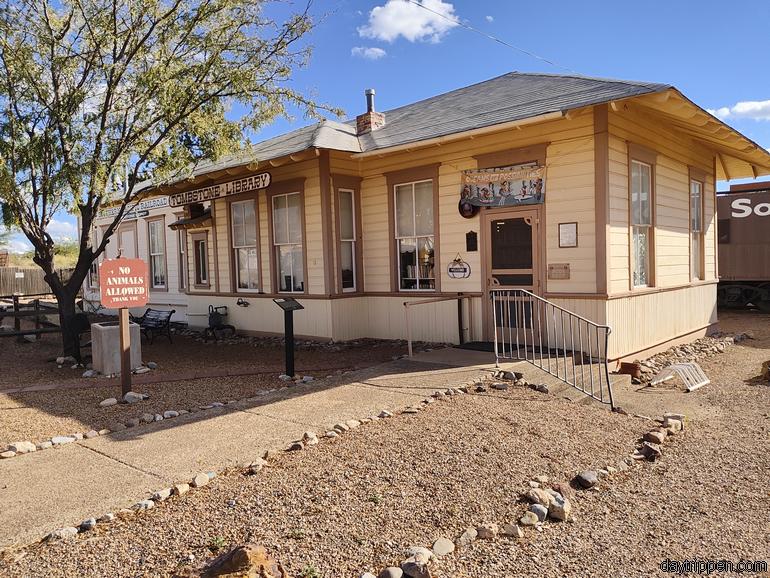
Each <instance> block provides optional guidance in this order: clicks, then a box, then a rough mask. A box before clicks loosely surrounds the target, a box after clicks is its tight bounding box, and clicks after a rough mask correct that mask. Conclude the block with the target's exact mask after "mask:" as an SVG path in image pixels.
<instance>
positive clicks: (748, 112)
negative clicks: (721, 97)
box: [707, 100, 770, 120]
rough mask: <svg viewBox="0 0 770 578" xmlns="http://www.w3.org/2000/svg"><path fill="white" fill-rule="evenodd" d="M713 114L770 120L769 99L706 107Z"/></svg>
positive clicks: (720, 116) (721, 116)
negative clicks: (714, 107)
mask: <svg viewBox="0 0 770 578" xmlns="http://www.w3.org/2000/svg"><path fill="white" fill-rule="evenodd" d="M707 110H708V111H709V112H710V113H711V114H713V115H714V116H716V117H718V118H721V119H727V118H731V119H732V118H735V119H738V118H746V119H750V120H770V100H746V101H742V102H738V103H736V104H735V105H734V106H723V107H720V108H716V109H713V108H709V109H707Z"/></svg>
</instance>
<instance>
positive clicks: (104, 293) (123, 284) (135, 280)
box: [99, 259, 149, 309]
mask: <svg viewBox="0 0 770 578" xmlns="http://www.w3.org/2000/svg"><path fill="white" fill-rule="evenodd" d="M147 277H148V276H147V263H145V262H144V261H142V260H141V259H106V260H104V261H102V264H101V265H99V292H100V297H101V302H102V305H103V306H104V307H106V308H107V309H122V308H124V307H141V306H142V305H146V304H147V297H148V288H149V283H148V279H147Z"/></svg>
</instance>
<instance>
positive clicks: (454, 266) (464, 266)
mask: <svg viewBox="0 0 770 578" xmlns="http://www.w3.org/2000/svg"><path fill="white" fill-rule="evenodd" d="M446 272H447V275H449V276H450V277H451V278H452V279H467V278H468V277H470V276H471V266H470V265H469V264H468V263H466V262H465V261H463V260H462V257H460V254H459V253H458V254H457V257H455V258H454V260H453V261H452V262H451V263H449V266H448V267H447V270H446Z"/></svg>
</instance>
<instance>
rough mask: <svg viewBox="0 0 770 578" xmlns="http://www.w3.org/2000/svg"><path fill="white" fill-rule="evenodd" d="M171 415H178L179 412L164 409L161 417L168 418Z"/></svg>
mask: <svg viewBox="0 0 770 578" xmlns="http://www.w3.org/2000/svg"><path fill="white" fill-rule="evenodd" d="M172 417H179V412H178V411H174V410H169V411H164V412H163V419H170V418H172Z"/></svg>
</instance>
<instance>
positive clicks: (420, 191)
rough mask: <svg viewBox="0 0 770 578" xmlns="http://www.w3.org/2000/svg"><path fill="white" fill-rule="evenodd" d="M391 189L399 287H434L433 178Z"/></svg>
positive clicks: (429, 288)
mask: <svg viewBox="0 0 770 578" xmlns="http://www.w3.org/2000/svg"><path fill="white" fill-rule="evenodd" d="M394 189H395V190H394V191H393V194H394V195H395V213H396V214H395V219H396V239H395V240H396V254H397V255H398V286H399V289H403V290H415V291H420V290H434V289H435V288H436V276H435V271H434V265H435V263H434V236H433V235H434V227H433V219H434V216H433V181H430V180H428V181H419V182H414V183H404V184H400V185H396V186H395V187H394Z"/></svg>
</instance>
